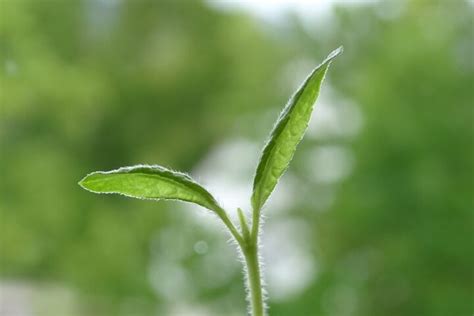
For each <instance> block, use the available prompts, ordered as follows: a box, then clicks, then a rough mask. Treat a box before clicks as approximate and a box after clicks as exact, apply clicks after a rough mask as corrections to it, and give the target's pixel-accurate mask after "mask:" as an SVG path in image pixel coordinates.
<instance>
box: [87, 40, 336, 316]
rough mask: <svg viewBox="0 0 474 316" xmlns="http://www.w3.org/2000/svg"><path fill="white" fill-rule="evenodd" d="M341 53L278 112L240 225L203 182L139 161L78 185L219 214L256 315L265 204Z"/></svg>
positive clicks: (261, 310) (260, 308)
mask: <svg viewBox="0 0 474 316" xmlns="http://www.w3.org/2000/svg"><path fill="white" fill-rule="evenodd" d="M341 52H342V47H340V48H338V49H336V50H334V51H333V52H332V53H331V54H329V56H328V57H327V58H326V59H325V60H324V61H323V62H322V63H321V64H320V65H319V66H317V67H316V68H315V69H314V70H313V71H312V72H311V74H310V75H309V76H308V77H307V78H306V80H305V81H304V82H303V84H302V85H301V87H300V88H299V89H298V90H297V91H296V92H295V94H294V95H293V96H292V97H291V98H290V100H289V101H288V104H287V105H286V106H285V108H284V109H283V111H282V112H281V114H280V116H279V117H278V120H277V121H276V123H275V126H274V127H273V130H272V132H271V134H270V138H269V139H268V141H267V143H266V145H265V147H264V149H263V152H262V156H261V158H260V162H259V163H258V167H257V171H256V173H255V178H254V182H253V193H252V197H251V205H252V212H251V218H247V217H246V216H245V214H244V212H243V211H242V210H241V209H240V208H239V209H238V210H237V211H238V218H239V222H240V223H239V225H238V226H236V225H235V224H234V223H233V222H232V221H231V220H230V218H229V216H228V213H227V211H226V210H224V209H223V208H222V207H221V206H220V205H219V203H217V201H216V199H215V198H214V197H213V196H212V194H211V193H209V192H208V191H207V190H206V189H205V188H204V187H203V186H201V185H200V184H199V183H197V182H196V181H195V180H193V179H192V178H191V177H190V176H188V175H187V174H184V173H181V172H176V171H173V170H170V169H167V168H164V167H161V166H157V165H153V166H149V165H137V166H132V167H123V168H120V169H116V170H112V171H106V172H104V171H97V172H93V173H91V174H88V175H87V176H86V177H85V178H84V179H82V180H81V181H80V182H79V184H80V185H81V186H82V187H83V188H84V189H86V190H88V191H91V192H94V193H116V194H121V195H125V196H128V197H133V198H138V199H146V200H155V201H156V200H178V201H184V202H190V203H195V204H198V205H200V206H202V207H204V208H207V209H208V210H210V211H211V212H213V213H215V214H216V215H217V217H218V218H220V219H221V220H222V222H223V224H224V225H225V227H226V228H227V229H228V230H229V233H230V234H231V235H232V238H233V239H235V241H236V243H237V245H238V248H239V249H240V251H241V253H242V256H243V258H244V259H245V260H244V261H245V263H244V265H245V267H244V268H245V269H244V270H245V273H246V286H247V288H248V292H249V297H248V303H249V313H251V315H252V316H263V315H265V314H266V307H265V304H264V295H263V293H264V290H263V288H262V275H261V272H260V268H261V262H260V256H259V247H260V246H261V245H260V244H259V237H260V231H261V227H260V226H261V224H260V221H261V214H262V209H263V207H264V205H265V203H266V201H267V200H268V198H269V197H270V195H271V193H272V192H273V190H274V189H275V186H276V185H277V183H278V181H279V179H280V178H281V176H282V175H283V173H284V172H285V170H286V169H287V168H288V165H289V163H290V161H291V159H292V158H293V155H294V153H295V151H296V147H297V145H298V143H299V142H300V141H301V139H302V138H303V136H304V133H305V132H306V128H307V127H308V123H309V120H310V118H311V113H312V111H313V107H314V103H315V102H316V99H317V98H318V95H319V90H320V87H321V83H322V81H323V79H324V76H325V74H326V72H327V70H328V67H329V65H330V64H331V62H332V60H333V59H334V58H335V57H336V56H338V55H339V54H340V53H341ZM237 227H239V228H237Z"/></svg>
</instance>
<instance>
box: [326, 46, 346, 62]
mask: <svg viewBox="0 0 474 316" xmlns="http://www.w3.org/2000/svg"><path fill="white" fill-rule="evenodd" d="M343 52H344V46H342V45H341V46H339V47H338V48H336V49H335V50H333V51H332V52H331V53H330V54H329V55H328V57H327V58H326V61H331V60H333V59H334V58H336V57H337V56H339V55H341V54H342V53H343Z"/></svg>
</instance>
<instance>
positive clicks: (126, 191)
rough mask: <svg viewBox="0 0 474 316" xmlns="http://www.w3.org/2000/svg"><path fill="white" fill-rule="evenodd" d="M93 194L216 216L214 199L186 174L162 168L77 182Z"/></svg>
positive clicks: (126, 170)
mask: <svg viewBox="0 0 474 316" xmlns="http://www.w3.org/2000/svg"><path fill="white" fill-rule="evenodd" d="M79 185H80V186H81V187H83V188H84V189H86V190H88V191H91V192H94V193H116V194H121V195H125V196H128V197H133V198H138V199H148V200H180V201H185V202H191V203H195V204H199V205H201V206H203V207H205V208H207V209H209V210H212V211H215V212H217V213H219V212H220V211H221V210H222V209H221V207H220V206H219V204H218V203H217V201H216V200H215V199H214V197H213V196H212V195H211V194H210V193H209V192H208V191H207V190H206V189H204V188H203V187H202V186H201V185H199V184H198V183H197V182H195V181H194V180H193V179H192V178H191V177H189V176H188V175H186V174H184V173H181V172H176V171H172V170H169V169H166V168H164V167H161V166H146V165H138V166H133V167H123V168H120V169H117V170H112V171H106V172H104V171H97V172H93V173H91V174H88V175H87V176H86V177H85V178H84V179H82V180H81V181H80V182H79Z"/></svg>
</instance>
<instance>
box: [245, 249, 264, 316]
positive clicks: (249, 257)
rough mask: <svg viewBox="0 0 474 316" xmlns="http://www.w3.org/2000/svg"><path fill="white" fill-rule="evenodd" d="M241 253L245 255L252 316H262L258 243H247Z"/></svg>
mask: <svg viewBox="0 0 474 316" xmlns="http://www.w3.org/2000/svg"><path fill="white" fill-rule="evenodd" d="M243 253H244V257H245V263H246V264H247V281H248V286H249V290H250V304H251V310H252V316H263V315H264V306H263V295H262V280H261V275H260V263H259V256H258V245H257V244H253V245H248V246H247V247H246V248H245V249H243Z"/></svg>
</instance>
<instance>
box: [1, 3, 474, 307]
mask: <svg viewBox="0 0 474 316" xmlns="http://www.w3.org/2000/svg"><path fill="white" fill-rule="evenodd" d="M0 6H1V7H0V16H1V18H0V64H1V66H2V69H1V71H0V76H1V86H0V93H1V99H0V101H1V116H0V122H1V125H0V150H1V152H0V216H1V217H0V244H1V253H0V256H1V257H0V258H1V262H0V275H1V277H2V278H3V279H4V280H10V279H13V280H27V281H29V282H33V283H37V282H57V283H60V284H63V285H65V286H67V287H71V288H74V289H77V291H78V292H79V293H82V294H81V295H83V296H84V297H85V298H84V301H85V302H87V303H86V304H85V306H86V307H84V308H83V311H82V312H81V315H82V314H84V315H86V314H87V315H91V314H92V315H93V314H94V313H95V314H96V315H101V316H102V315H117V314H119V313H122V314H123V315H129V314H127V312H126V311H124V310H125V309H123V308H122V307H123V306H122V305H123V304H121V303H123V302H125V301H127V302H128V301H130V300H133V302H139V303H136V304H134V305H133V306H134V307H133V309H134V313H133V315H151V314H152V311H155V310H157V308H158V310H160V308H161V307H160V306H164V305H165V302H164V301H163V299H162V298H161V297H160V296H159V295H157V294H156V293H155V292H154V291H153V288H152V286H151V285H150V280H149V279H148V276H147V275H148V271H147V269H148V264H149V260H150V240H152V239H153V238H154V236H155V235H156V232H160V231H161V230H162V229H165V228H167V227H172V228H173V231H174V232H175V233H176V234H180V230H181V229H182V230H184V231H186V232H187V234H190V235H191V236H192V237H193V238H194V237H196V239H199V238H201V239H202V238H204V237H202V236H207V238H208V239H207V240H209V247H210V248H212V247H213V241H212V239H211V237H212V236H213V235H212V234H211V235H209V234H208V233H206V231H205V229H202V228H199V227H198V226H197V224H196V223H194V224H193V223H189V222H188V223H181V222H180V221H179V211H180V210H175V209H176V205H174V204H172V203H165V204H157V203H144V202H142V201H131V200H126V199H121V198H116V197H104V198H98V197H97V196H93V195H90V194H87V193H86V192H84V191H81V190H80V188H79V187H78V186H77V184H76V183H77V181H78V180H79V179H80V178H81V177H82V176H83V175H85V174H86V173H87V172H90V171H92V170H107V169H113V168H117V167H120V166H122V165H132V164H136V163H160V164H163V165H166V166H170V167H173V168H176V169H181V170H187V171H191V170H192V168H193V167H194V166H195V165H196V163H197V162H199V161H200V160H201V159H203V157H205V156H206V153H208V152H209V150H210V149H211V148H212V147H213V145H215V144H217V143H219V142H222V141H225V140H226V139H227V138H230V137H235V136H239V135H241V136H242V137H246V138H251V139H256V140H258V141H261V139H262V138H263V137H264V135H265V133H266V132H265V130H266V129H267V126H262V127H261V126H260V125H264V124H263V123H260V122H267V120H262V117H265V115H266V114H267V112H268V111H270V113H275V116H276V113H278V109H279V108H280V107H281V105H283V103H284V102H285V100H286V98H287V96H288V93H290V91H291V89H292V87H285V88H281V82H282V81H281V74H282V69H284V67H285V66H286V65H287V64H290V63H292V62H294V61H296V60H299V59H301V58H311V59H312V60H314V59H316V60H317V58H321V57H322V56H323V55H324V54H325V53H326V52H328V51H329V50H331V49H332V48H334V47H337V46H338V45H339V44H344V46H345V53H344V55H343V56H342V57H343V58H340V60H338V65H335V67H334V68H333V69H331V74H330V75H329V79H330V84H331V86H332V89H333V90H334V91H336V92H337V93H338V94H340V95H342V96H343V97H345V98H347V99H349V100H351V101H352V102H354V103H355V104H357V105H358V107H359V109H360V112H361V113H362V117H363V127H362V129H361V132H360V134H359V135H357V136H355V137H352V138H338V137H334V138H331V139H325V140H322V141H318V140H314V141H313V142H311V141H308V142H306V143H305V144H303V145H302V147H301V149H302V152H301V153H299V154H297V156H296V157H295V159H296V160H295V166H294V167H292V170H291V172H292V173H293V176H294V177H296V178H297V179H298V183H299V185H301V186H304V187H305V188H306V189H305V190H302V191H301V195H302V196H301V198H300V199H296V200H297V201H298V200H299V202H297V203H295V204H294V206H293V209H290V210H288V211H287V212H285V214H284V216H287V217H288V218H295V217H296V218H300V219H304V220H305V221H306V222H308V223H310V224H311V226H312V227H313V230H314V232H315V233H314V234H313V239H311V240H308V241H307V242H308V243H309V244H311V249H312V252H311V253H310V255H311V256H314V257H316V258H317V260H318V262H319V266H320V267H319V269H320V271H319V274H318V277H317V278H315V279H314V281H312V283H311V285H310V286H309V288H307V289H305V291H304V292H303V293H301V295H298V296H297V297H291V298H288V299H286V300H282V301H275V302H273V301H271V300H270V302H269V304H270V310H271V312H272V315H313V314H315V315H339V316H340V315H417V316H421V315H427V316H428V315H430V316H431V315H434V316H437V315H439V316H444V315H459V316H463V315H472V313H473V306H472V295H473V270H472V266H474V262H473V250H472V249H473V246H474V245H473V238H472V225H473V220H474V219H473V215H472V210H473V200H472V193H473V192H472V191H473V168H472V162H473V161H474V159H473V158H474V157H473V148H472V146H473V127H472V118H473V115H472V114H473V113H472V103H473V92H472V89H473V86H474V80H473V79H474V63H473V58H472V56H474V51H473V47H474V43H473V38H474V34H473V32H474V31H473V30H474V28H473V6H472V5H470V4H468V3H467V2H461V1H438V2H437V1H407V2H403V3H402V4H399V3H398V2H395V1H393V2H390V1H387V2H382V3H379V4H372V5H364V6H359V7H352V6H349V7H340V8H338V9H337V10H336V14H335V17H334V20H333V22H331V23H330V24H328V25H321V26H315V27H314V28H312V29H311V28H308V27H302V26H301V24H300V22H299V21H298V20H297V19H288V21H287V22H286V23H285V24H284V25H285V26H284V27H282V28H281V29H278V28H276V27H275V28H274V29H273V27H261V25H259V24H258V23H257V22H255V21H254V20H253V19H251V18H250V17H248V16H246V15H243V14H239V13H229V12H226V13H223V12H220V11H216V10H214V9H212V8H210V7H208V6H207V5H206V4H203V3H199V2H186V3H185V2H179V1H177V2H172V1H135V0H123V1H118V2H113V1H111V2H107V1H86V0H84V1H79V0H78V1H46V0H45V1H26V0H22V1H14V0H2V1H1V2H0ZM311 66H314V65H311ZM310 68H311V67H310ZM308 69H309V68H308ZM315 113H316V115H318V110H317V108H316V112H315ZM271 119H273V117H272V118H271ZM268 122H271V121H268ZM262 131H264V132H262ZM327 143H331V144H338V145H340V146H344V148H348V149H349V150H350V151H351V152H352V154H353V157H354V167H353V171H352V174H351V175H350V176H349V177H348V178H346V179H345V180H344V181H343V182H342V183H339V184H337V186H336V187H334V186H333V187H331V189H330V192H332V193H331V194H334V196H335V200H334V203H333V204H332V205H331V206H330V208H329V210H327V211H325V212H324V213H321V212H316V211H315V210H314V207H313V203H312V202H311V201H312V200H311V199H314V198H315V196H316V197H317V196H318V195H320V194H321V192H323V193H324V192H329V188H326V187H324V185H321V184H318V183H316V184H315V183H313V182H312V181H311V179H310V177H309V176H308V173H307V168H306V167H305V166H304V161H303V160H304V159H303V158H304V157H305V152H309V151H311V150H312V148H313V147H314V146H320V145H325V144H327ZM249 181H250V180H249ZM334 192H335V193H334ZM176 212H178V213H177V214H178V215H176ZM268 216H269V218H268V220H267V221H268V222H271V220H272V214H271V210H270V209H269V210H268ZM184 225H190V227H188V228H182V226H184ZM193 225H194V226H193ZM210 236H211V237H210ZM215 237H216V238H222V235H218V236H215ZM288 238H291V236H288ZM169 240H173V238H171V239H169ZM169 246H170V247H178V246H179V245H169ZM202 260H203V258H202V257H200V256H197V255H195V254H194V255H192V254H190V255H189V256H188V257H186V259H185V262H184V263H183V265H184V266H185V267H186V268H187V269H188V270H189V271H190V273H191V275H193V276H194V278H193V280H201V279H200V278H202V276H199V275H197V274H196V273H198V272H197V269H196V265H199V264H200V262H202ZM228 260H232V259H230V258H228ZM269 264H271V263H269ZM240 283H241V280H240V274H239V272H238V270H236V271H233V275H232V277H231V278H230V279H229V280H228V281H227V282H225V283H224V285H223V286H221V287H218V288H211V289H209V288H206V287H204V286H201V285H200V284H199V282H198V281H196V282H195V283H191V284H189V287H194V288H195V289H196V290H195V291H196V292H197V294H196V298H195V299H196V300H199V301H200V302H202V303H203V304H204V305H206V304H209V305H213V306H214V305H215V306H216V307H215V310H216V311H217V313H230V312H231V311H234V312H235V311H237V312H238V311H242V310H243V308H244V307H243V302H242V301H243V298H244V292H243V289H242V288H241V285H240ZM270 294H271V293H270ZM222 298H225V299H226V302H228V301H229V300H230V301H231V302H235V303H233V304H231V305H229V304H227V305H226V304H224V303H222ZM176 299H179V298H176ZM91 306H93V307H91ZM121 306H122V307H121ZM157 306H158V307H157ZM89 308H90V310H89ZM81 310H82V309H81ZM51 314H52V313H51Z"/></svg>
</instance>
